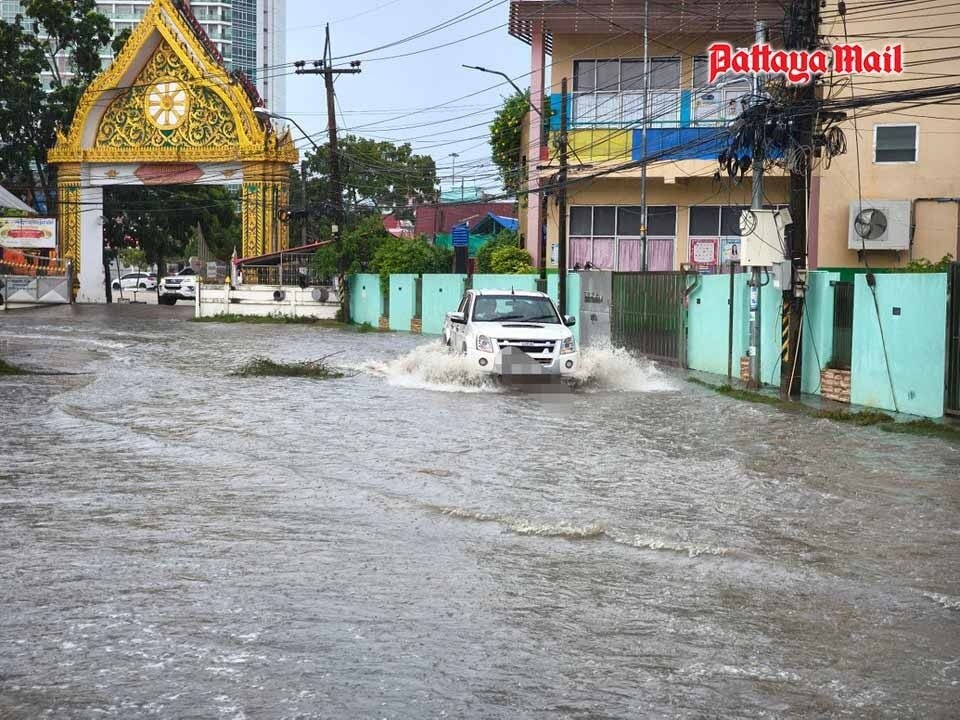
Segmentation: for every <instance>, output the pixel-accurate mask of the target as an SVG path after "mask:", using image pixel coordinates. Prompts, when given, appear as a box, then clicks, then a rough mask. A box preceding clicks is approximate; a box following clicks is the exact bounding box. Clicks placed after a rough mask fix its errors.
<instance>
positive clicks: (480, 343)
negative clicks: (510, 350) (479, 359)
mask: <svg viewBox="0 0 960 720" xmlns="http://www.w3.org/2000/svg"><path fill="white" fill-rule="evenodd" d="M477 350H479V351H480V352H487V353H492V352H493V340H491V339H490V338H488V337H487V336H486V335H477Z"/></svg>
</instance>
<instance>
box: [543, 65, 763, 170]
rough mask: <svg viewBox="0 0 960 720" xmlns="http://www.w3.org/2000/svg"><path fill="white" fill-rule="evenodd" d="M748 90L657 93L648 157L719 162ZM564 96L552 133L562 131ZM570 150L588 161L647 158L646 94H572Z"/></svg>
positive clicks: (554, 103)
mask: <svg viewBox="0 0 960 720" xmlns="http://www.w3.org/2000/svg"><path fill="white" fill-rule="evenodd" d="M749 93H750V90H749V86H747V85H745V84H743V83H742V82H741V83H737V84H736V85H734V86H728V87H704V88H697V89H693V90H657V91H651V92H650V93H649V97H648V107H649V112H648V114H647V116H648V121H647V123H646V129H647V133H646V135H647V137H646V143H647V157H648V158H651V160H716V158H717V155H718V154H719V153H720V152H721V151H722V150H723V149H724V148H725V147H726V145H727V142H728V135H727V132H726V127H727V125H728V124H729V123H730V122H731V121H732V120H734V119H736V117H737V116H738V115H739V114H740V113H741V112H742V111H743V106H744V101H745V99H746V98H747V96H749ZM560 102H561V98H560V94H559V93H555V94H553V95H551V97H550V107H551V115H550V123H549V130H550V134H551V135H554V136H555V135H556V133H558V132H559V131H560ZM567 117H568V118H569V130H568V137H569V143H570V148H571V152H572V153H574V154H575V155H576V156H577V157H578V158H579V159H580V160H581V161H583V162H587V161H590V162H616V161H620V162H628V161H639V160H641V159H643V157H644V156H643V126H644V122H643V93H639V92H629V93H573V94H571V95H570V96H569V97H568V105H567Z"/></svg>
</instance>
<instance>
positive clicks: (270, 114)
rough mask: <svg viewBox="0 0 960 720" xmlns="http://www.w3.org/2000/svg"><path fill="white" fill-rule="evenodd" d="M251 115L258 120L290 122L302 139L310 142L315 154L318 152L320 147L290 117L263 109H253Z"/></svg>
mask: <svg viewBox="0 0 960 720" xmlns="http://www.w3.org/2000/svg"><path fill="white" fill-rule="evenodd" d="M253 114H254V115H256V116H257V117H258V118H263V119H264V120H266V119H269V118H273V119H274V120H287V121H289V122H292V123H293V125H294V127H296V128H297V130H299V131H300V132H301V133H302V134H303V137H305V138H306V139H307V140H309V141H310V144H311V145H313V149H314V150H316V151H317V152H320V146H319V145H317V143H315V142H314V141H313V138H312V137H310V135H309V134H308V133H307V131H306V130H304V129H303V128H302V127H300V123H298V122H297V121H296V120H294V119H293V118H292V117H288V116H287V115H280V114H279V113H274V112H270V111H269V110H267V109H266V108H265V107H256V108H254V109H253Z"/></svg>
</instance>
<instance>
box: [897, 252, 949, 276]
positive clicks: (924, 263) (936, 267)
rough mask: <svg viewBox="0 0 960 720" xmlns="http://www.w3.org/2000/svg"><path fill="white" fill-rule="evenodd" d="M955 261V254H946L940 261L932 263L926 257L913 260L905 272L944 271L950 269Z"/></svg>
mask: <svg viewBox="0 0 960 720" xmlns="http://www.w3.org/2000/svg"><path fill="white" fill-rule="evenodd" d="M952 262H953V255H944V256H943V257H942V258H940V260H939V261H938V262H935V263H932V262H930V261H929V260H927V259H926V258H920V259H919V260H913V261H912V262H911V263H910V264H909V265H907V267H906V268H904V272H911V273H942V272H946V271H947V270H949V269H950V263H952Z"/></svg>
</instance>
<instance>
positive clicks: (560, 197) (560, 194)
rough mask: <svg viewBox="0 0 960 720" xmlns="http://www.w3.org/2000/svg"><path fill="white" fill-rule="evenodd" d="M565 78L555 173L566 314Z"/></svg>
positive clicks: (560, 289) (560, 285) (560, 288)
mask: <svg viewBox="0 0 960 720" xmlns="http://www.w3.org/2000/svg"><path fill="white" fill-rule="evenodd" d="M568 100H569V96H568V95H567V79H566V78H563V80H561V81H560V143H559V144H560V147H559V155H560V171H559V172H558V173H557V214H558V215H559V218H558V223H557V224H558V231H559V232H558V237H557V242H558V243H559V247H558V248H557V301H558V302H557V304H558V305H559V306H560V314H561V315H566V314H567V102H568Z"/></svg>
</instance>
